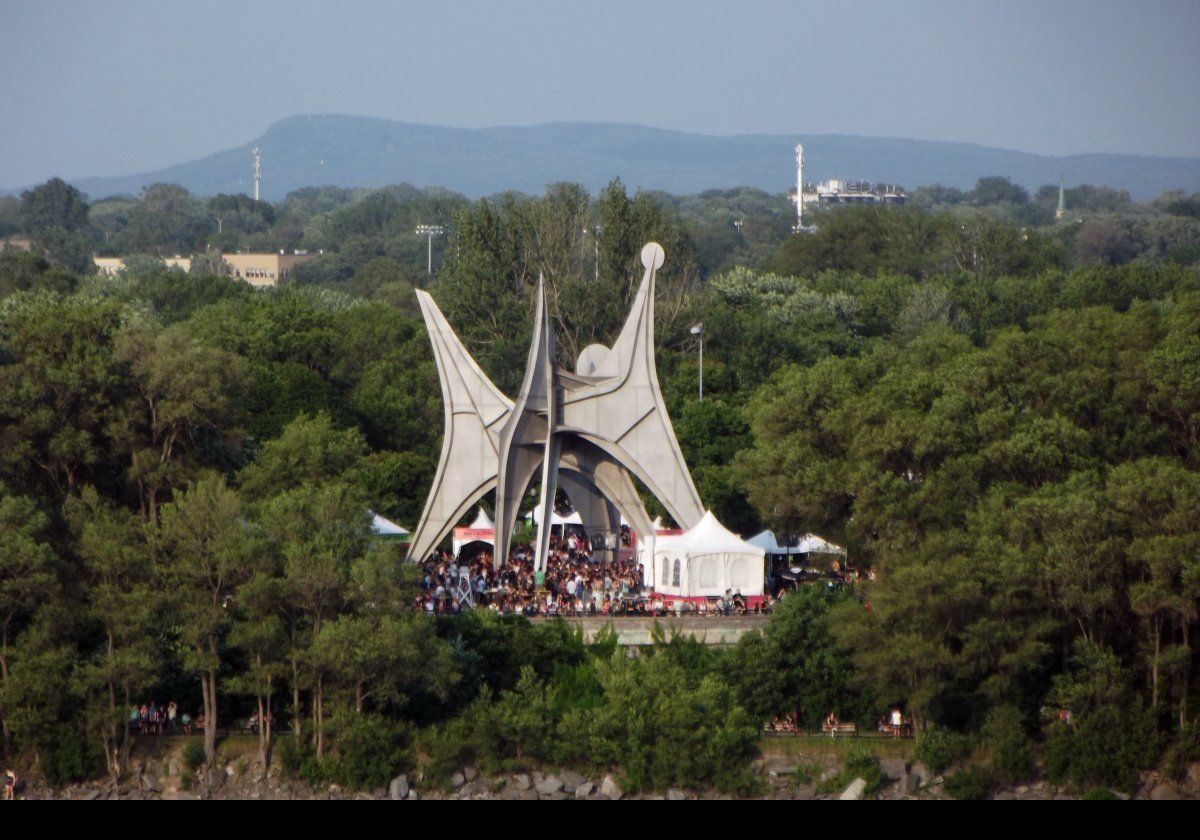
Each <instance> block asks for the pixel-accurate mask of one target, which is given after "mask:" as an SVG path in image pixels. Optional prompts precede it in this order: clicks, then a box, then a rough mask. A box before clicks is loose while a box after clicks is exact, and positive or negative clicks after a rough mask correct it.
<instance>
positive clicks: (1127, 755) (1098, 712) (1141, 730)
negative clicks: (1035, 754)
mask: <svg viewBox="0 0 1200 840" xmlns="http://www.w3.org/2000/svg"><path fill="white" fill-rule="evenodd" d="M1051 700H1052V702H1054V703H1056V704H1058V705H1060V706H1062V707H1064V708H1067V709H1070V710H1071V717H1070V720H1069V721H1068V722H1060V721H1055V722H1053V723H1051V724H1050V725H1049V726H1048V729H1047V732H1046V745H1045V751H1044V759H1045V765H1046V776H1047V778H1049V779H1051V780H1052V781H1055V782H1060V783H1062V782H1070V783H1072V784H1074V785H1076V786H1077V787H1089V786H1093V785H1103V786H1105V787H1111V788H1116V789H1118V790H1129V791H1132V790H1133V788H1134V787H1135V786H1136V784H1137V773H1138V770H1139V769H1141V768H1144V767H1148V766H1150V764H1151V763H1152V762H1153V761H1154V760H1155V759H1156V758H1157V757H1158V755H1159V752H1160V746H1161V745H1160V736H1159V734H1158V731H1157V727H1156V726H1155V724H1154V719H1153V716H1152V715H1151V714H1150V713H1149V711H1148V710H1147V709H1146V708H1145V705H1144V703H1143V701H1142V698H1141V697H1139V696H1137V695H1136V694H1135V692H1134V691H1133V688H1132V685H1131V680H1130V675H1129V673H1128V672H1127V671H1126V670H1125V669H1124V668H1123V667H1122V666H1121V663H1120V661H1119V660H1118V658H1117V657H1116V656H1115V655H1114V654H1113V653H1112V651H1110V650H1108V649H1105V648H1101V647H1098V646H1096V645H1092V644H1090V643H1086V642H1083V643H1080V645H1079V646H1078V648H1077V652H1076V655H1075V657H1074V659H1073V668H1072V670H1071V671H1070V672H1068V673H1066V674H1061V675H1059V676H1056V677H1055V678H1054V687H1053V689H1052V692H1051Z"/></svg>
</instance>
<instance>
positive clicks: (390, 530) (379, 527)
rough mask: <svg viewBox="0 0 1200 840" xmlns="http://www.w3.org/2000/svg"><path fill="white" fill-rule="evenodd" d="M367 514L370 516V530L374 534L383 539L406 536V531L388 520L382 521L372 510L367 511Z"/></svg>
mask: <svg viewBox="0 0 1200 840" xmlns="http://www.w3.org/2000/svg"><path fill="white" fill-rule="evenodd" d="M367 513H369V514H371V530H372V531H374V532H375V533H376V534H379V535H380V536H384V537H403V536H407V534H408V530H407V529H405V528H402V527H400V526H399V525H397V524H396V523H395V522H393V521H391V520H390V519H384V518H383V517H382V516H380V515H379V514H378V513H376V512H375V511H373V510H369V511H367Z"/></svg>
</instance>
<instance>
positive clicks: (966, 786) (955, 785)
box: [946, 767, 994, 799]
mask: <svg viewBox="0 0 1200 840" xmlns="http://www.w3.org/2000/svg"><path fill="white" fill-rule="evenodd" d="M993 784H994V779H993V777H992V773H991V772H990V771H989V770H988V769H987V768H985V767H967V768H965V769H963V770H959V771H958V772H957V773H955V774H953V775H952V776H947V777H946V793H948V794H950V795H951V796H953V797H954V798H955V799H987V798H988V794H989V793H991V792H992V786H993Z"/></svg>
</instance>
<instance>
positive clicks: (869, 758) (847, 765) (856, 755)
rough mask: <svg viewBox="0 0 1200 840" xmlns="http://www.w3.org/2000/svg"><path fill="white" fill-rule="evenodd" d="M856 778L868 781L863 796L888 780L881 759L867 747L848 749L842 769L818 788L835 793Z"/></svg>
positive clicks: (871, 792) (868, 794) (824, 791)
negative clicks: (880, 762) (881, 767)
mask: <svg viewBox="0 0 1200 840" xmlns="http://www.w3.org/2000/svg"><path fill="white" fill-rule="evenodd" d="M855 779H862V780H863V781H864V782H866V783H867V786H866V788H865V789H864V790H863V796H870V795H871V794H873V793H874V792H875V791H877V790H879V789H880V788H881V787H883V783H884V782H885V781H887V778H886V777H885V776H884V775H883V770H882V769H880V767H879V759H877V758H876V757H875V756H874V755H873V754H872V753H871V751H870V750H868V749H867V748H866V747H859V746H855V747H852V748H851V749H850V750H848V751H847V752H846V755H845V757H844V758H843V759H842V769H841V770H840V771H838V774H837V775H836V776H834V777H832V778H830V779H826V780H825V781H824V782H822V783H821V784H820V785H819V786H818V788H817V789H818V790H819V791H820V792H821V793H835V792H837V791H839V790H844V789H845V788H847V787H849V785H850V783H851V782H853V781H854V780H855Z"/></svg>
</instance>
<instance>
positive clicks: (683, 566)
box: [638, 511, 764, 598]
mask: <svg viewBox="0 0 1200 840" xmlns="http://www.w3.org/2000/svg"><path fill="white" fill-rule="evenodd" d="M651 546H652V548H651ZM651 551H652V552H653V556H650V552H651ZM763 556H764V551H763V548H762V547H761V546H757V545H751V544H750V543H748V542H746V541H745V540H743V539H742V538H741V537H739V536H738V535H737V534H734V533H733V532H731V531H730V530H729V529H727V528H726V527H725V526H724V525H722V524H721V523H720V522H718V521H717V518H716V517H715V516H713V514H712V511H707V512H705V514H704V517H703V518H702V519H701V520H700V521H699V522H698V523H697V524H696V526H695V527H694V528H692V529H690V530H688V531H685V532H684V533H682V534H677V535H658V536H656V537H655V538H654V539H653V541H652V542H651V541H650V540H643V541H640V542H639V544H638V562H639V563H640V564H641V565H642V567H643V569H642V571H643V574H644V576H645V580H646V582H647V583H651V584H652V585H653V587H654V591H655V592H659V593H662V594H664V595H675V596H679V597H681V598H708V597H714V596H719V595H724V594H725V590H727V589H729V590H733V591H735V592H738V591H740V592H741V593H742V595H745V596H747V597H752V596H761V595H762V594H763V583H764V581H763V577H764V567H763Z"/></svg>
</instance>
